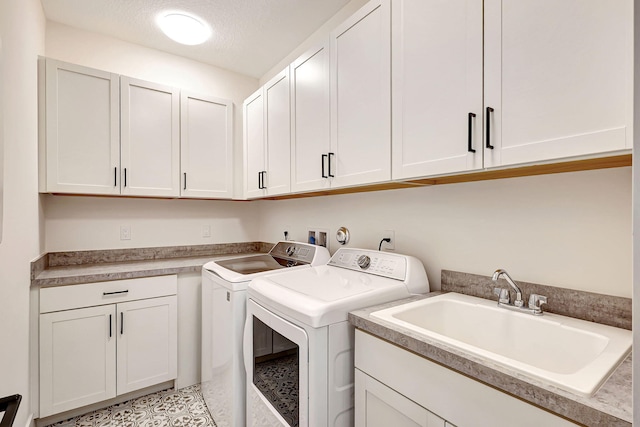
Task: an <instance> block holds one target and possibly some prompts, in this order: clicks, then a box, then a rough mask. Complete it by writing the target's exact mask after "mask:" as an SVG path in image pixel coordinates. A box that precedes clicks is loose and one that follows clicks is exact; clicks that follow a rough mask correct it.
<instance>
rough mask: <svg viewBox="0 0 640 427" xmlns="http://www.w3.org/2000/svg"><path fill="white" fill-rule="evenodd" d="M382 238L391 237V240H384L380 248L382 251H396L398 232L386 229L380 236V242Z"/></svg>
mask: <svg viewBox="0 0 640 427" xmlns="http://www.w3.org/2000/svg"><path fill="white" fill-rule="evenodd" d="M382 239H391V241H390V242H382V245H381V246H380V250H382V251H395V250H396V232H395V231H393V230H384V231H383V232H382V235H381V236H380V240H378V243H379V242H380V241H381V240H382Z"/></svg>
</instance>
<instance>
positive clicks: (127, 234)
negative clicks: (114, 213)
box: [120, 225, 131, 240]
mask: <svg viewBox="0 0 640 427" xmlns="http://www.w3.org/2000/svg"><path fill="white" fill-rule="evenodd" d="M120 240H131V226H130V225H121V226H120Z"/></svg>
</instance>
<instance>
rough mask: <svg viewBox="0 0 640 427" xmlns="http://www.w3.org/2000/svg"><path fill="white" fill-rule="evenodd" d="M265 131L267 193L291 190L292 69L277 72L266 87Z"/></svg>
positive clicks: (273, 193)
mask: <svg viewBox="0 0 640 427" xmlns="http://www.w3.org/2000/svg"><path fill="white" fill-rule="evenodd" d="M264 102H265V132H266V142H267V175H266V177H265V185H266V187H267V194H268V195H270V196H271V195H276V194H284V193H288V192H289V191H290V190H291V174H290V171H291V121H290V119H291V107H290V105H291V104H290V102H291V101H290V96H289V69H288V68H287V69H286V70H284V71H283V72H282V73H280V74H278V75H277V76H276V77H275V78H273V79H272V80H271V81H270V82H269V83H267V84H266V85H265V87H264Z"/></svg>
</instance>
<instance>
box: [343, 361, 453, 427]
mask: <svg viewBox="0 0 640 427" xmlns="http://www.w3.org/2000/svg"><path fill="white" fill-rule="evenodd" d="M355 378H356V395H355V404H356V408H361V409H359V410H358V415H357V416H356V424H355V425H356V427H364V426H368V427H386V426H394V427H444V426H445V425H446V424H445V420H443V419H442V418H440V417H439V416H437V415H435V414H433V413H431V412H429V411H427V410H426V409H425V408H423V407H422V406H420V405H418V404H417V403H415V402H413V401H411V400H409V399H407V398H406V397H404V396H403V395H401V394H400V393H398V392H396V391H394V390H393V389H390V388H389V387H387V386H386V385H384V384H382V383H381V382H379V381H376V380H375V379H373V378H371V377H370V376H369V375H367V374H365V373H363V372H362V371H359V370H358V369H356V375H355ZM449 425H452V424H449Z"/></svg>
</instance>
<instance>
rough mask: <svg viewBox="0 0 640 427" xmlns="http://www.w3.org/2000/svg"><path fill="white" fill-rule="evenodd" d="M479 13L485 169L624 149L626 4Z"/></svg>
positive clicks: (591, 2) (628, 98)
mask: <svg viewBox="0 0 640 427" xmlns="http://www.w3.org/2000/svg"><path fill="white" fill-rule="evenodd" d="M484 7H485V15H484V16H485V41H484V43H485V50H484V56H485V74H484V88H485V107H486V109H493V111H491V110H489V112H490V114H489V115H488V116H487V117H485V126H486V127H488V128H487V129H485V145H487V146H488V145H491V146H493V147H494V148H493V149H490V148H485V167H492V166H501V165H511V164H518V163H527V162H537V161H546V160H552V159H560V158H567V157H575V156H583V155H592V154H597V153H603V152H612V151H617V150H624V149H630V148H631V145H632V132H631V123H632V117H631V115H632V96H633V74H632V73H633V46H632V44H633V2H632V1H631V0H616V1H610V0H560V1H559V0H518V1H500V0H486V1H485V2H484ZM485 111H486V110H485Z"/></svg>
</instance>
